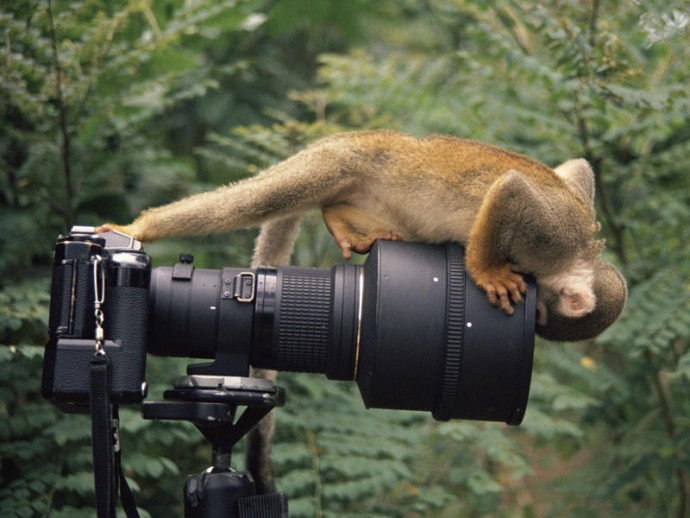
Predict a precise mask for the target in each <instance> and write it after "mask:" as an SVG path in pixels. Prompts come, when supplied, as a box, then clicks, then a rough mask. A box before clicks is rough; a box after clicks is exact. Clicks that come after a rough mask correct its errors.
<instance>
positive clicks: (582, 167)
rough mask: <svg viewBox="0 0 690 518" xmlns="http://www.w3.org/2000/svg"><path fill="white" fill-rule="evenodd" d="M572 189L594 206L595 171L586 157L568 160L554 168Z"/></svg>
mask: <svg viewBox="0 0 690 518" xmlns="http://www.w3.org/2000/svg"><path fill="white" fill-rule="evenodd" d="M554 171H556V174H557V175H558V176H560V177H561V178H563V180H565V183H566V184H567V185H568V187H569V188H570V190H571V191H573V192H574V193H575V194H576V195H577V196H578V197H580V198H581V199H582V201H584V202H585V203H587V204H588V205H589V206H590V207H594V171H592V166H590V165H589V162H587V160H585V159H584V158H576V159H575V160H568V161H567V162H565V163H563V164H561V165H559V166H558V167H556V168H555V169H554Z"/></svg>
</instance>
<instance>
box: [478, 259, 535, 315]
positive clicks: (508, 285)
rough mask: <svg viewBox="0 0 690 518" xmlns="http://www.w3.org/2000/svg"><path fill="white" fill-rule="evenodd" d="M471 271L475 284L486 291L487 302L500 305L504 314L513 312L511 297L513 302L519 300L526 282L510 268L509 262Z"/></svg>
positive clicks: (525, 289) (525, 287)
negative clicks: (478, 270)
mask: <svg viewBox="0 0 690 518" xmlns="http://www.w3.org/2000/svg"><path fill="white" fill-rule="evenodd" d="M471 273H472V278H473V279H474V282H476V283H477V286H479V287H481V288H482V289H484V291H486V294H487V296H488V297H489V302H491V303H492V304H493V305H495V306H500V308H501V309H502V310H503V311H504V312H505V314H506V315H512V314H513V313H515V309H513V306H512V304H511V299H512V302H513V303H518V302H520V301H521V300H522V294H523V293H525V292H526V291H527V284H526V283H525V280H524V279H523V278H522V275H520V274H518V273H515V272H514V271H512V270H511V269H510V264H508V263H506V264H504V265H503V266H499V267H494V268H487V269H484V270H482V271H480V272H471Z"/></svg>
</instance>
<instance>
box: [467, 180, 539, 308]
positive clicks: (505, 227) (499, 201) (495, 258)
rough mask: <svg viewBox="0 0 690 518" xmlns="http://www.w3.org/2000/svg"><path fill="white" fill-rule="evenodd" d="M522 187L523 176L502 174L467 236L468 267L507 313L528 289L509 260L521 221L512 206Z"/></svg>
mask: <svg viewBox="0 0 690 518" xmlns="http://www.w3.org/2000/svg"><path fill="white" fill-rule="evenodd" d="M517 174H518V175H519V173H517ZM521 189H522V185H521V180H518V181H515V179H514V178H513V175H512V174H511V173H507V174H506V175H505V176H503V177H501V178H499V179H498V180H497V181H496V183H495V184H494V185H493V186H492V187H491V189H489V191H488V192H487V194H486V196H485V198H484V201H483V202H482V205H481V207H480V209H479V213H478V214H477V219H476V220H475V222H474V224H473V225H472V229H471V231H470V235H469V238H468V240H467V251H466V265H467V271H468V272H469V273H470V275H471V276H472V279H474V282H475V283H476V284H477V285H478V286H479V287H481V288H483V289H484V291H486V294H487V296H488V298H489V301H490V302H491V303H492V304H494V305H496V306H500V307H501V309H502V310H503V311H504V312H505V313H506V314H507V315H512V314H513V313H514V312H515V309H514V308H513V306H512V303H518V302H520V301H521V300H522V294H523V293H525V292H526V291H527V284H526V283H525V280H524V279H523V278H522V275H520V274H519V273H516V272H515V271H513V268H514V267H515V265H513V264H512V263H511V262H510V260H509V258H510V257H511V254H510V252H511V245H512V240H513V239H514V238H516V237H517V232H516V226H517V225H519V222H516V217H519V216H518V214H516V213H514V212H513V211H512V210H511V209H512V208H513V205H514V202H513V200H514V199H515V196H516V195H519V191H520V190H521ZM516 191H517V192H516ZM511 302H512V303H511Z"/></svg>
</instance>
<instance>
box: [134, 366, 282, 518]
mask: <svg viewBox="0 0 690 518" xmlns="http://www.w3.org/2000/svg"><path fill="white" fill-rule="evenodd" d="M163 397H164V399H165V401H156V402H145V403H144V406H143V410H142V414H143V416H144V418H145V419H175V420H185V421H191V422H192V423H193V424H194V425H195V426H196V427H197V428H198V429H199V431H200V432H201V433H202V434H203V435H204V437H205V438H206V439H207V440H208V441H209V442H210V443H211V447H212V452H213V453H212V463H211V467H209V468H208V469H207V470H205V471H203V472H202V473H200V474H198V475H188V476H187V480H186V483H185V489H184V497H185V518H235V517H237V518H259V517H261V518H284V517H287V516H288V514H287V495H286V494H285V493H272V494H267V495H256V494H255V493H256V492H255V488H254V480H253V479H252V477H251V475H250V474H249V473H247V472H238V471H235V470H234V469H232V468H231V467H230V463H231V460H232V448H233V446H234V445H235V444H237V442H238V441H239V440H240V439H241V438H242V437H243V436H244V435H245V434H247V433H248V432H249V430H251V429H252V428H253V427H254V425H256V424H257V423H258V422H259V421H261V419H263V418H264V416H266V414H268V413H269V412H270V411H271V410H272V409H273V407H275V406H282V405H283V404H284V403H285V394H284V391H283V390H282V389H281V388H280V387H277V386H276V385H274V384H273V382H271V381H269V380H264V379H258V378H244V377H236V376H212V375H192V376H184V377H182V378H180V379H179V380H177V382H176V383H175V384H174V388H173V389H171V390H166V391H165V393H164V394H163ZM239 406H246V408H245V410H244V412H243V413H242V415H241V416H240V417H239V418H238V419H237V420H235V415H236V413H237V409H238V407H239Z"/></svg>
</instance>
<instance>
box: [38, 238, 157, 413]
mask: <svg viewBox="0 0 690 518" xmlns="http://www.w3.org/2000/svg"><path fill="white" fill-rule="evenodd" d="M150 279H151V261H150V258H149V256H147V255H146V254H145V253H144V251H143V250H142V249H141V244H140V243H139V242H138V241H135V240H133V239H131V238H129V237H128V236H125V235H122V234H119V235H117V234H114V233H113V234H112V235H111V236H110V238H109V240H108V242H107V243H106V240H105V239H104V238H103V237H100V236H99V235H98V234H94V232H93V228H92V227H73V228H72V231H71V232H70V234H69V235H67V236H60V237H59V238H58V240H57V243H56V245H55V256H54V260H53V277H52V285H51V293H50V295H51V302H50V317H49V333H50V334H49V339H48V343H47V344H46V348H45V357H44V362H43V384H42V392H43V396H44V397H45V398H47V399H48V400H50V401H51V402H52V403H53V404H55V405H56V406H58V407H59V408H61V409H62V410H64V411H66V412H88V408H89V393H90V383H89V365H90V362H91V359H92V357H93V356H94V353H95V352H96V323H97V322H96V321H97V319H96V316H95V306H94V302H95V300H96V298H97V297H99V298H100V297H103V304H102V311H103V314H104V315H105V318H104V321H103V328H104V335H105V340H104V341H103V348H104V349H105V353H106V354H107V355H108V358H109V359H110V362H109V365H110V367H109V372H108V378H109V379H108V382H109V387H108V388H109V392H110V396H111V399H112V401H113V402H114V403H139V402H141V401H142V399H143V398H144V397H145V395H146V384H145V381H144V379H145V371H146V345H147V344H146V342H147V337H148V327H149V285H150Z"/></svg>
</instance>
